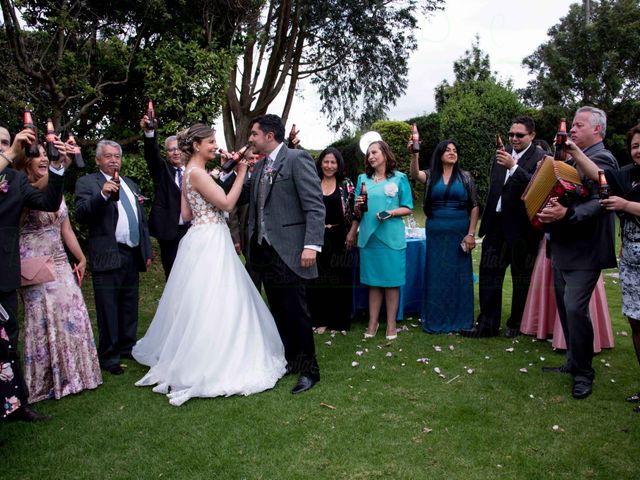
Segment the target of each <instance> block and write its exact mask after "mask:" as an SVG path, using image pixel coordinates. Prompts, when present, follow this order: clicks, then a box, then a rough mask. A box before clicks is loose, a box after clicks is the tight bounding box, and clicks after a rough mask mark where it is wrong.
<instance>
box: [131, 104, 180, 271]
mask: <svg viewBox="0 0 640 480" xmlns="http://www.w3.org/2000/svg"><path fill="white" fill-rule="evenodd" d="M148 120H149V118H148V117H147V116H146V115H145V116H144V117H143V118H142V120H140V126H141V127H142V128H143V129H144V160H145V162H147V167H148V169H149V174H150V175H151V179H152V180H153V186H154V189H155V191H154V194H153V204H152V206H151V213H149V233H150V234H151V236H152V237H155V238H157V239H158V244H159V245H160V259H161V260H162V268H163V269H164V275H165V278H169V273H171V267H172V266H173V262H174V260H175V259H176V253H177V252H178V245H179V243H180V240H182V237H184V235H185V233H187V230H188V229H189V225H190V223H189V222H185V221H184V220H183V219H182V216H181V215H180V194H181V189H182V176H183V174H184V166H183V165H182V152H181V151H180V149H179V148H178V140H177V139H176V137H175V135H173V136H170V137H167V139H166V140H165V141H164V146H165V150H166V152H167V159H166V160H165V159H164V158H162V156H161V155H160V147H159V146H158V139H157V137H156V131H155V129H154V128H149V123H148Z"/></svg>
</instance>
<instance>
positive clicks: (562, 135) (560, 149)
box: [553, 118, 567, 162]
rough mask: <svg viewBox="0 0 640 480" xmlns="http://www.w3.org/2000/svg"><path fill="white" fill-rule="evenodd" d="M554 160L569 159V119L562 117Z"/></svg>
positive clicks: (557, 134)
mask: <svg viewBox="0 0 640 480" xmlns="http://www.w3.org/2000/svg"><path fill="white" fill-rule="evenodd" d="M553 159H554V160H560V161H563V162H564V161H565V160H566V159H567V121H566V120H565V119H564V118H561V119H560V126H559V127H558V132H557V133H556V143H555V153H554V155H553Z"/></svg>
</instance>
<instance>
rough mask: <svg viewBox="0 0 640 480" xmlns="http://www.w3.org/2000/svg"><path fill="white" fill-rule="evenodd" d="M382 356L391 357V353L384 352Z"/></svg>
mask: <svg viewBox="0 0 640 480" xmlns="http://www.w3.org/2000/svg"><path fill="white" fill-rule="evenodd" d="M384 356H385V357H393V353H391V352H387V353H385V355H384Z"/></svg>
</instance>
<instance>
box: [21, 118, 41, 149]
mask: <svg viewBox="0 0 640 480" xmlns="http://www.w3.org/2000/svg"><path fill="white" fill-rule="evenodd" d="M22 118H23V125H24V128H28V129H29V130H32V131H33V133H34V134H35V136H36V139H35V140H34V141H33V143H31V144H28V145H25V147H24V154H25V156H26V157H27V158H35V157H39V156H40V149H39V148H38V131H37V130H36V127H35V125H34V124H33V118H32V116H31V110H29V109H28V108H25V109H24V113H23V117H22Z"/></svg>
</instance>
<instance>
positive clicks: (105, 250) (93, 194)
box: [76, 172, 151, 272]
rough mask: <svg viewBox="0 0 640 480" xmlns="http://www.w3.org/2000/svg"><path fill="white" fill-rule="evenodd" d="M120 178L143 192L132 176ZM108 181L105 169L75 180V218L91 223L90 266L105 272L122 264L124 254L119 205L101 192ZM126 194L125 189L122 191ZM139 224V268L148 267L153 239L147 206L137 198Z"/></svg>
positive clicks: (135, 190)
mask: <svg viewBox="0 0 640 480" xmlns="http://www.w3.org/2000/svg"><path fill="white" fill-rule="evenodd" d="M120 179H121V181H123V182H126V184H127V186H128V187H129V188H130V189H131V191H132V192H133V193H134V196H136V197H138V196H139V195H140V188H139V187H138V186H137V185H136V184H135V183H134V182H133V181H132V180H131V179H129V178H127V177H124V176H121V177H120ZM105 182H106V178H105V176H104V175H103V174H102V172H96V173H91V174H89V175H85V176H84V177H81V178H79V179H78V182H77V183H76V219H77V220H78V222H80V223H84V224H87V225H89V261H90V263H91V270H92V271H94V272H105V271H108V270H113V269H116V268H120V266H121V265H120V262H121V256H120V253H119V250H118V244H117V242H116V235H115V233H116V225H117V223H118V205H117V204H116V202H112V201H111V200H105V199H104V198H103V197H102V194H101V193H100V192H101V191H102V186H103V185H104V183H105ZM122 195H124V193H122ZM135 208H136V209H137V211H138V226H139V228H140V245H139V246H138V248H136V252H137V263H138V270H139V271H140V272H144V271H146V264H145V262H146V260H147V259H149V258H151V241H150V240H149V229H148V227H147V219H146V217H145V214H144V209H143V208H142V206H141V205H140V202H137V201H136V202H135Z"/></svg>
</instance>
